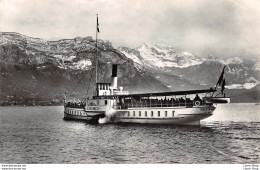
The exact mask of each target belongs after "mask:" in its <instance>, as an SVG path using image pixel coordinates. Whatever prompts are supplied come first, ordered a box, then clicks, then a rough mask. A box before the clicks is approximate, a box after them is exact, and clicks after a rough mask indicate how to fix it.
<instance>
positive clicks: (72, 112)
mask: <svg viewBox="0 0 260 170" xmlns="http://www.w3.org/2000/svg"><path fill="white" fill-rule="evenodd" d="M67 113H68V114H70V115H79V116H80V115H81V116H86V113H85V112H82V111H77V110H76V111H74V110H68V111H67Z"/></svg>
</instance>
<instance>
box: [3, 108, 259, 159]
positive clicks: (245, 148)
mask: <svg viewBox="0 0 260 170" xmlns="http://www.w3.org/2000/svg"><path fill="white" fill-rule="evenodd" d="M214 114H215V115H214V116H212V117H210V118H207V119H205V120H204V121H202V123H201V126H200V127H192V126H165V125H164V126H162V125H161V126H160V125H156V126H155V125H138V124H102V125H93V124H87V123H85V122H77V121H65V120H63V119H62V118H63V107H60V106H58V107H55V106H51V107H49V106H48V107H47V106H45V107H1V108H0V136H1V138H0V150H1V152H0V163H257V162H259V161H260V154H259V146H258V143H259V142H260V137H259V134H260V116H259V105H258V106H257V105H254V104H230V105H221V106H219V108H218V109H216V111H215V112H214Z"/></svg>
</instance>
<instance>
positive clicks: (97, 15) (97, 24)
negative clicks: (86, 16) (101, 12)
mask: <svg viewBox="0 0 260 170" xmlns="http://www.w3.org/2000/svg"><path fill="white" fill-rule="evenodd" d="M97 32H99V23H98V15H97Z"/></svg>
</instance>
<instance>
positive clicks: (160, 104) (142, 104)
mask: <svg viewBox="0 0 260 170" xmlns="http://www.w3.org/2000/svg"><path fill="white" fill-rule="evenodd" d="M203 105H207V103H206V102H205V101H203V100H201V101H200V103H199V105H195V102H194V101H192V100H190V101H184V102H180V101H178V102H171V103H170V102H169V103H167V102H166V103H163V102H158V103H148V102H135V103H125V104H121V105H116V106H113V108H114V109H128V108H140V107H141V108H143V107H194V106H203Z"/></svg>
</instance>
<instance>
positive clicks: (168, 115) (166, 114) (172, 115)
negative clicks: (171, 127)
mask: <svg viewBox="0 0 260 170" xmlns="http://www.w3.org/2000/svg"><path fill="white" fill-rule="evenodd" d="M155 113H156V112H155V111H150V117H154V116H155ZM174 113H175V111H174V110H173V111H172V112H171V115H170V114H168V111H164V117H170V116H171V117H174ZM132 115H133V117H137V116H139V117H141V116H142V111H139V112H138V115H137V114H136V111H133V114H132ZM127 116H128V117H130V116H131V114H130V112H129V111H128V113H127ZM147 116H148V111H144V117H147ZM157 117H161V111H157Z"/></svg>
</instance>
